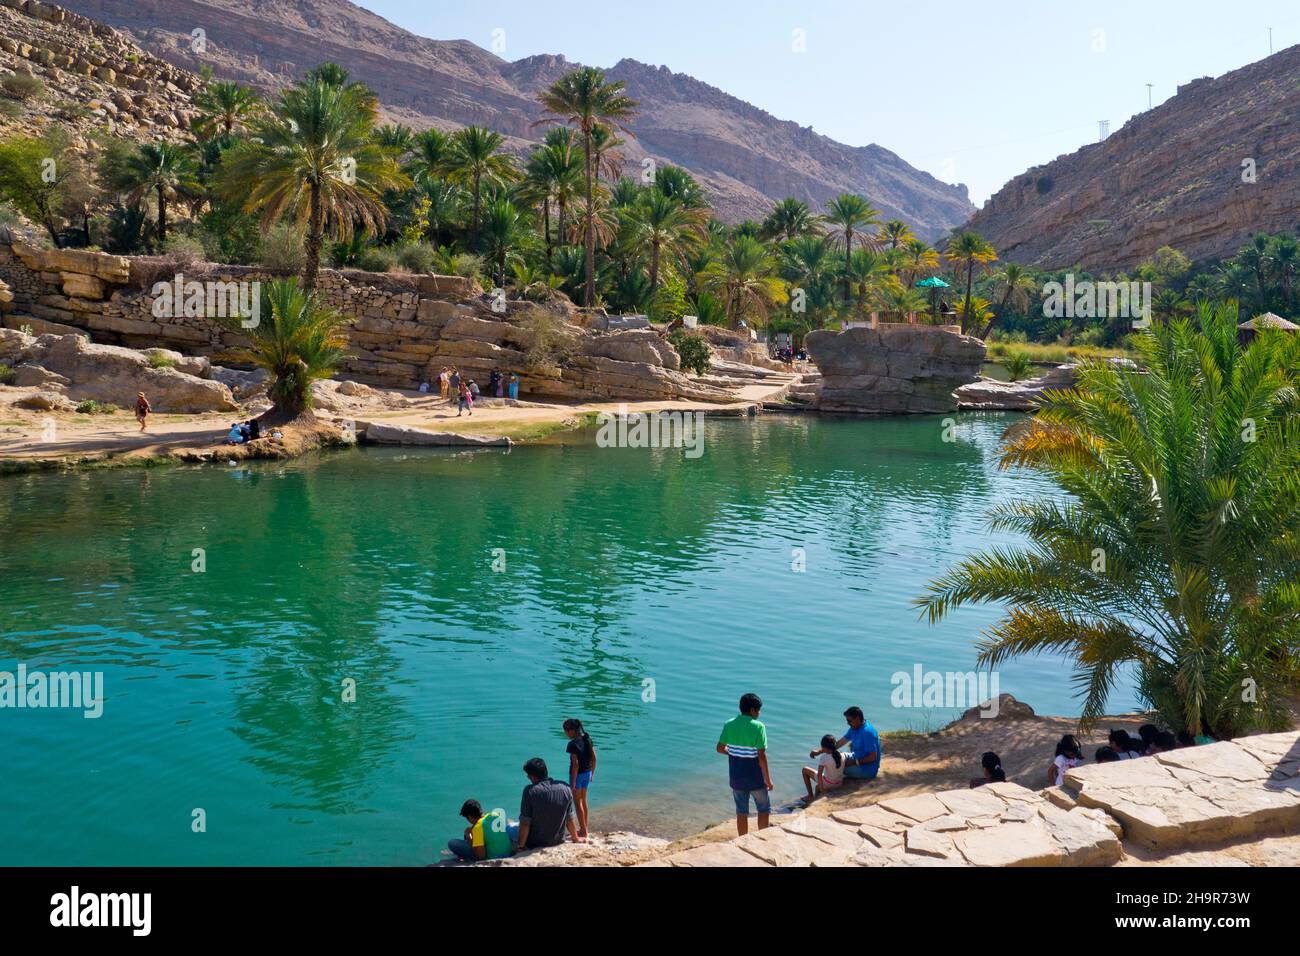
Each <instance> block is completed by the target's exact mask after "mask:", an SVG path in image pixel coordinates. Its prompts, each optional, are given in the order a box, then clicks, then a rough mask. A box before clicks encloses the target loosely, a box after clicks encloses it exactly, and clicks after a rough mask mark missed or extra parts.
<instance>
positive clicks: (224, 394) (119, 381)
mask: <svg viewBox="0 0 1300 956" xmlns="http://www.w3.org/2000/svg"><path fill="white" fill-rule="evenodd" d="M0 361H3V362H4V363H5V364H7V365H10V366H12V367H13V369H14V374H15V381H14V384H15V385H19V384H24V385H37V386H40V387H41V389H42V393H43V394H49V393H50V392H51V391H53V390H57V391H58V393H59V394H60V395H62V396H65V397H66V398H67V399H69V400H72V401H77V402H80V401H89V400H93V401H97V402H104V403H107V404H112V405H118V406H120V407H122V408H132V407H133V406H134V404H135V397H136V393H137V392H144V393H145V395H146V396H147V397H148V399H149V402H150V404H151V405H152V406H153V409H154V411H158V412H188V413H195V412H213V411H234V410H235V409H237V408H238V407H239V406H238V405H236V404H235V401H234V397H233V396H232V395H231V394H230V389H229V388H227V387H226V386H225V385H222V384H221V383H220V382H214V381H209V380H205V379H201V378H198V377H197V376H195V375H190V374H187V373H185V372H182V371H179V370H177V369H175V368H169V367H154V366H153V365H152V364H150V361H149V358H148V356H147V355H145V354H144V353H143V352H137V351H135V350H133V349H127V348H120V347H118V346H113V345H94V344H92V343H90V342H88V341H87V340H86V339H85V338H83V337H82V336H80V335H41V336H32V335H27V334H25V333H23V332H19V331H16V330H14V329H0ZM33 367H35V368H33ZM37 369H39V371H38V370H37Z"/></svg>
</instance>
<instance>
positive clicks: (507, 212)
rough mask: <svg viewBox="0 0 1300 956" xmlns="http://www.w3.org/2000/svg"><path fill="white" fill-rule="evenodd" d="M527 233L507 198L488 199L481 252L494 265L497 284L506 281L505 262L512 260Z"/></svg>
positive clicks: (500, 285)
mask: <svg viewBox="0 0 1300 956" xmlns="http://www.w3.org/2000/svg"><path fill="white" fill-rule="evenodd" d="M527 236H528V228H527V225H526V224H525V222H524V220H523V217H522V216H521V215H520V214H519V210H518V209H516V208H515V205H514V203H512V202H511V201H510V200H508V199H496V200H493V201H492V202H490V203H488V205H487V208H486V209H485V210H484V216H483V253H484V255H486V256H487V257H488V260H489V261H490V262H492V264H493V265H495V266H496V280H497V286H498V287H499V288H502V289H504V288H505V285H506V262H507V260H514V259H515V258H516V257H517V256H518V254H519V249H520V247H521V246H522V245H523V244H524V242H525V240H526V239H527Z"/></svg>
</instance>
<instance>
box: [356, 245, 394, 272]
mask: <svg viewBox="0 0 1300 956" xmlns="http://www.w3.org/2000/svg"><path fill="white" fill-rule="evenodd" d="M396 261H397V259H396V257H395V256H394V255H393V250H392V248H391V247H389V246H374V247H372V248H370V249H366V250H364V251H363V252H361V253H360V254H359V255H358V256H357V268H358V269H361V270H363V271H365V272H387V271H388V270H389V269H391V268H392V267H393V264H394V263H395V262H396Z"/></svg>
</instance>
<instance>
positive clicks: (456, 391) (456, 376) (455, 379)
mask: <svg viewBox="0 0 1300 956" xmlns="http://www.w3.org/2000/svg"><path fill="white" fill-rule="evenodd" d="M447 389H448V393H449V394H448V398H447V404H448V405H450V404H451V403H452V402H453V401H454V400H455V399H456V398H457V397H458V396H459V395H460V372H459V371H458V370H457V369H456V366H454V365H453V366H452V367H451V375H450V376H449V377H448V378H447Z"/></svg>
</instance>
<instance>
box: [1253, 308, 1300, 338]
mask: <svg viewBox="0 0 1300 956" xmlns="http://www.w3.org/2000/svg"><path fill="white" fill-rule="evenodd" d="M1260 329H1281V330H1282V331H1283V332H1300V325H1296V324H1295V323H1294V322H1288V321H1287V320H1286V319H1284V318H1282V316H1280V315H1274V314H1273V313H1272V312H1265V313H1264V314H1263V315H1257V316H1255V317H1254V318H1253V319H1251V320H1250V321H1249V322H1243V323H1241V325H1239V326H1237V340H1238V341H1239V342H1241V344H1242V345H1249V344H1250V343H1251V342H1252V341H1253V340H1254V338H1255V335H1256V334H1257V333H1258V332H1259V330H1260Z"/></svg>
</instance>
